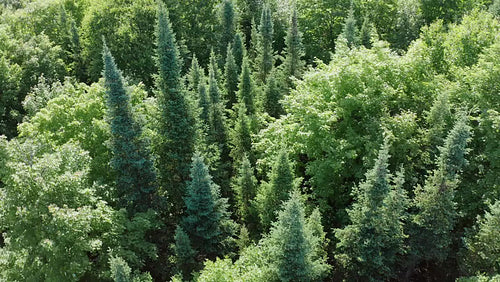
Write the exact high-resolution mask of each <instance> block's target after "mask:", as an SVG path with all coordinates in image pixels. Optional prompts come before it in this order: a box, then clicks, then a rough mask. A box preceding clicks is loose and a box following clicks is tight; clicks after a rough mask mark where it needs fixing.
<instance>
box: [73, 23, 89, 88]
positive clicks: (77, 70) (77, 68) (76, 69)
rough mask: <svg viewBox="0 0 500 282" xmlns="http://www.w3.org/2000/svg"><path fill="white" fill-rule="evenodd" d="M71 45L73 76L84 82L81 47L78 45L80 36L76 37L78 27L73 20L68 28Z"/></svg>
mask: <svg viewBox="0 0 500 282" xmlns="http://www.w3.org/2000/svg"><path fill="white" fill-rule="evenodd" d="M70 36H71V45H70V47H71V48H70V49H71V52H72V60H73V74H74V75H75V76H76V78H78V80H79V81H86V79H87V77H86V76H85V73H86V71H85V66H84V65H83V59H82V54H81V52H82V46H81V44H80V36H79V35H78V27H77V26H76V22H75V20H72V21H71V27H70Z"/></svg>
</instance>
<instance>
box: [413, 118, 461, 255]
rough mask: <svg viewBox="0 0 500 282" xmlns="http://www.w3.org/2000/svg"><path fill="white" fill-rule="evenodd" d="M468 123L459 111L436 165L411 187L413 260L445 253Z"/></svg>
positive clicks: (449, 241) (447, 247) (451, 225)
mask: <svg viewBox="0 0 500 282" xmlns="http://www.w3.org/2000/svg"><path fill="white" fill-rule="evenodd" d="M470 130H471V129H470V127H469V126H468V125H467V123H466V116H465V115H462V116H461V117H460V118H459V119H458V121H457V122H456V123H455V125H454V127H453V129H452V130H451V131H450V132H449V134H448V136H447V137H446V140H445V143H444V146H443V147H441V148H440V155H439V157H438V159H437V161H436V164H437V168H436V169H435V170H434V171H433V172H432V173H431V174H430V175H429V176H428V178H427V179H426V180H425V184H424V186H423V187H421V186H417V188H416V189H415V198H414V202H413V204H414V207H415V208H416V210H417V212H416V214H415V215H414V216H413V218H412V223H413V226H412V229H411V232H412V234H411V247H412V254H413V255H414V256H415V257H416V258H414V259H415V260H417V261H419V260H425V261H435V262H441V261H443V260H445V259H446V258H447V256H448V250H449V247H450V244H451V241H452V234H451V232H452V230H453V228H454V225H455V221H456V219H457V216H458V212H457V210H456V204H455V201H454V194H455V188H456V187H457V184H458V174H459V173H460V171H461V170H462V169H463V168H464V167H465V165H466V164H467V160H466V159H465V154H466V153H467V150H466V146H467V142H468V140H469V139H470Z"/></svg>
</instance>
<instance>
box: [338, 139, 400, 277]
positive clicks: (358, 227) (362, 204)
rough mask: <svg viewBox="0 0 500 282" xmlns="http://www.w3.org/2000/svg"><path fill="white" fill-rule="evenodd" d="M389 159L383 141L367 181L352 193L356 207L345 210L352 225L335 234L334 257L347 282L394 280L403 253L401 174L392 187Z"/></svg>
mask: <svg viewBox="0 0 500 282" xmlns="http://www.w3.org/2000/svg"><path fill="white" fill-rule="evenodd" d="M388 159H389V142H388V140H387V139H386V140H385V141H384V145H383V147H382V149H381V150H380V151H379V154H378V158H377V159H376V161H375V165H374V167H373V168H372V169H371V170H369V171H368V172H367V173H366V180H365V181H364V182H362V183H361V184H360V185H359V186H358V187H357V188H355V189H354V197H355V203H354V204H353V206H352V208H351V209H349V210H348V214H349V219H350V221H351V224H350V225H348V226H346V227H344V228H343V229H336V230H335V236H336V237H337V239H338V241H339V242H338V243H337V249H338V251H339V253H338V254H337V255H336V256H335V257H336V258H337V259H338V260H339V261H340V263H341V264H342V265H343V266H344V267H345V268H346V269H347V273H348V279H349V280H370V281H387V280H389V279H391V278H392V277H393V276H394V273H395V264H396V257H397V255H402V254H403V253H404V245H403V243H404V238H405V237H406V235H405V234H404V233H403V219H404V214H405V210H406V207H407V199H406V195H405V194H404V191H403V190H402V184H403V173H402V172H400V173H398V174H397V177H396V178H395V179H394V181H393V182H394V185H391V184H390V175H389V172H388V169H387V166H388Z"/></svg>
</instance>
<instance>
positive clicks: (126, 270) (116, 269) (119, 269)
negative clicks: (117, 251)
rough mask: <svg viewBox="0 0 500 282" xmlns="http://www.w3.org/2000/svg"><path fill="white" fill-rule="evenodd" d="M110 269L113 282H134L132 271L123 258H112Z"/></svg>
mask: <svg viewBox="0 0 500 282" xmlns="http://www.w3.org/2000/svg"><path fill="white" fill-rule="evenodd" d="M109 268H110V270H111V278H112V279H113V281H115V282H132V278H131V277H130V272H131V269H130V267H129V266H128V264H127V262H126V261H125V260H123V259H122V258H121V257H111V258H110V259H109Z"/></svg>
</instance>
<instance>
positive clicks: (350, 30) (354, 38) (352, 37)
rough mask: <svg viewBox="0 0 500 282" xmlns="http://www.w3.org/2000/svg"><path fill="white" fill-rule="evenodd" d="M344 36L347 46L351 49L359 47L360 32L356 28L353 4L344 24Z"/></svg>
mask: <svg viewBox="0 0 500 282" xmlns="http://www.w3.org/2000/svg"><path fill="white" fill-rule="evenodd" d="M342 36H343V37H344V38H345V39H346V40H347V46H349V47H350V48H352V47H355V46H358V45H359V31H358V27H357V26H356V18H354V8H353V6H352V2H351V8H350V9H349V13H348V15H347V18H346V19H345V23H344V30H343V31H342Z"/></svg>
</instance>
